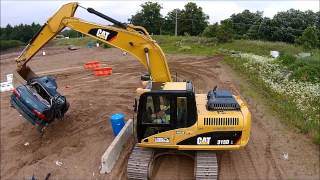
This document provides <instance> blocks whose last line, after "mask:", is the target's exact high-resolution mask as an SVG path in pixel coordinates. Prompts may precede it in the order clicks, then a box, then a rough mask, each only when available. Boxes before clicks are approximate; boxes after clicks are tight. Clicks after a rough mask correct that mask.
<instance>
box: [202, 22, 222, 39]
mask: <svg viewBox="0 0 320 180" xmlns="http://www.w3.org/2000/svg"><path fill="white" fill-rule="evenodd" d="M218 27H219V25H218V23H215V24H213V25H209V26H207V27H206V28H205V29H204V30H203V32H202V36H204V37H216V36H217V30H218Z"/></svg>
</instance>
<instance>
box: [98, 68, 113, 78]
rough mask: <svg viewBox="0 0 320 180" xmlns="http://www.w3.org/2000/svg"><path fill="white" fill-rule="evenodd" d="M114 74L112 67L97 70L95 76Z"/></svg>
mask: <svg viewBox="0 0 320 180" xmlns="http://www.w3.org/2000/svg"><path fill="white" fill-rule="evenodd" d="M111 74H112V67H102V68H95V69H94V75H96V76H108V75H111Z"/></svg>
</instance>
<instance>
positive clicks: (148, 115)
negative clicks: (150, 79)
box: [142, 96, 171, 125]
mask: <svg viewBox="0 0 320 180" xmlns="http://www.w3.org/2000/svg"><path fill="white" fill-rule="evenodd" d="M170 110H171V109H170V98H169V97H167V96H148V97H147V103H146V106H145V109H144V115H143V119H142V124H168V125H169V124H170V120H171V115H170Z"/></svg>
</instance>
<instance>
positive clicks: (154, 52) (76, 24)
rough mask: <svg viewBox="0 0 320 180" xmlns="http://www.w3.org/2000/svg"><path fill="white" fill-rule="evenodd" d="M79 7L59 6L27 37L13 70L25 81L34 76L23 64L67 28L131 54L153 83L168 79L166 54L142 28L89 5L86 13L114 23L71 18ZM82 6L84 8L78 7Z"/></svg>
mask: <svg viewBox="0 0 320 180" xmlns="http://www.w3.org/2000/svg"><path fill="white" fill-rule="evenodd" d="M78 7H82V6H80V5H79V4H78V3H76V2H74V3H68V4H65V5H63V6H62V7H61V8H60V9H59V10H58V11H57V12H56V13H55V14H54V15H53V16H52V17H51V18H49V19H48V20H47V22H46V23H45V24H44V25H43V26H42V27H41V29H40V30H39V32H38V33H37V34H36V35H35V36H34V37H33V38H32V39H31V40H30V42H29V43H28V45H27V46H26V48H25V49H24V50H23V51H22V53H21V55H20V56H19V57H18V58H17V60H16V63H17V72H18V74H19V75H20V76H21V77H22V78H23V79H25V80H29V79H31V78H32V77H34V76H36V75H35V73H33V71H32V70H31V69H30V68H29V67H28V66H27V65H26V64H27V62H28V61H29V60H30V59H31V58H32V57H33V56H34V55H35V54H36V53H37V52H38V51H39V50H40V49H41V48H42V47H43V46H45V45H46V44H47V43H48V42H49V41H50V40H51V39H53V38H54V37H55V36H56V35H58V34H59V33H60V32H61V31H62V30H63V29H64V28H66V27H68V28H70V29H73V30H75V31H78V32H80V33H82V34H84V35H87V36H90V37H92V38H94V39H97V40H98V41H101V42H103V43H107V44H109V45H111V46H114V47H117V48H119V49H121V50H123V51H126V52H128V53H130V54H131V55H133V56H134V57H135V58H136V59H138V60H139V62H140V63H142V64H143V66H144V67H145V68H146V69H147V70H148V71H149V73H150V75H151V78H152V80H153V81H155V82H171V81H172V79H171V74H170V71H169V67H168V64H167V60H166V57H165V55H164V53H163V51H162V49H161V48H160V46H159V45H158V44H157V42H156V41H155V40H153V39H152V38H151V37H150V35H149V33H148V32H147V30H146V29H144V28H143V27H140V26H134V25H132V24H124V23H121V22H119V21H117V20H115V19H113V18H111V17H109V16H107V15H105V14H103V13H101V12H98V11H96V10H94V9H92V8H85V9H86V10H87V11H88V12H89V13H92V14H95V15H97V16H99V17H101V18H103V19H105V20H107V21H110V22H111V23H113V24H114V25H101V24H95V23H91V22H87V21H84V20H82V19H80V18H76V17H74V14H75V12H76V10H77V8H78ZM82 8H84V7H82Z"/></svg>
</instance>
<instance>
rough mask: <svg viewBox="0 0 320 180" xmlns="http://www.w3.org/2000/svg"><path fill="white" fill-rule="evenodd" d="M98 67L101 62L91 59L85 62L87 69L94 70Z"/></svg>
mask: <svg viewBox="0 0 320 180" xmlns="http://www.w3.org/2000/svg"><path fill="white" fill-rule="evenodd" d="M98 67H100V62H98V61H89V62H87V63H85V64H84V68H85V69H91V70H94V69H95V68H98Z"/></svg>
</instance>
